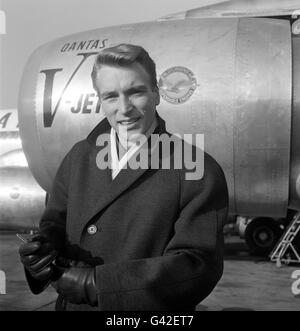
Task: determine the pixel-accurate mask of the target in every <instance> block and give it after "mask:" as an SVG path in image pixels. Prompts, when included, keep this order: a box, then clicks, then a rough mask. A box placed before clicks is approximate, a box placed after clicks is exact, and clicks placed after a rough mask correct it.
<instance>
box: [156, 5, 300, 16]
mask: <svg viewBox="0 0 300 331" xmlns="http://www.w3.org/2000/svg"><path fill="white" fill-rule="evenodd" d="M299 9H300V3H299V0H285V1H282V0H232V1H223V2H222V1H220V2H219V3H215V4H213V3H212V4H209V5H207V4H203V5H202V6H201V7H198V8H195V9H191V10H187V11H185V12H181V13H176V14H172V15H167V16H164V17H162V18H160V20H173V19H190V18H215V17H220V18H228V17H270V16H284V15H292V14H294V13H295V12H296V11H297V12H298V15H299V12H300V11H299Z"/></svg>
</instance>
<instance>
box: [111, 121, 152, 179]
mask: <svg viewBox="0 0 300 331" xmlns="http://www.w3.org/2000/svg"><path fill="white" fill-rule="evenodd" d="M157 124H158V121H157V118H156V116H155V117H154V120H153V122H152V124H151V126H150V128H149V130H148V131H147V132H146V133H145V135H144V136H145V137H146V138H147V139H148V138H149V137H150V135H151V134H152V133H153V132H154V130H155V128H156V127H157ZM116 134H117V133H116V131H115V129H114V128H113V127H112V128H111V130H110V141H111V144H110V148H111V169H112V172H111V173H112V179H113V180H114V179H115V178H116V176H117V175H118V174H119V172H120V171H121V169H123V168H124V167H125V165H126V164H127V162H128V161H129V159H130V158H131V157H132V156H133V155H134V154H135V153H136V152H137V151H138V150H139V149H140V148H141V147H142V146H143V145H144V144H145V143H146V141H147V139H145V140H142V143H141V144H134V145H132V146H131V147H130V148H129V149H128V150H127V152H126V153H125V154H124V155H123V157H122V158H121V160H119V157H118V152H117V137H116ZM119 141H120V140H119ZM120 143H121V142H120ZM122 145H123V146H124V143H123V144H122Z"/></svg>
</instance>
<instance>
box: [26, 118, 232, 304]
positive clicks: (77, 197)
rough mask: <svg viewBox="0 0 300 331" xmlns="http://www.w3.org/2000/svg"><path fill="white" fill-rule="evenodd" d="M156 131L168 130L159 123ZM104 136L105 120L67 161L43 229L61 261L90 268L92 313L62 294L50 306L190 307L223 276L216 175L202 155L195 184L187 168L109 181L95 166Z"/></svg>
mask: <svg viewBox="0 0 300 331" xmlns="http://www.w3.org/2000/svg"><path fill="white" fill-rule="evenodd" d="M157 130H158V133H159V134H162V133H165V132H166V131H165V126H164V122H163V121H162V120H161V119H159V127H158V129H157ZM109 132H110V126H109V124H108V121H107V120H104V121H102V122H101V123H100V124H99V125H97V126H96V128H95V129H94V130H93V131H92V132H91V134H90V135H89V136H88V137H87V139H85V140H83V141H80V142H79V143H77V144H76V145H75V146H74V147H73V148H72V149H71V150H70V152H69V153H68V154H67V155H66V157H65V158H64V160H63V162H62V163H61V165H60V167H59V169H58V171H57V174H56V176H55V180H54V182H53V187H52V191H51V194H50V198H49V201H48V204H47V207H46V209H45V212H44V214H43V216H42V219H41V222H40V228H41V229H42V230H46V231H48V232H49V233H55V236H56V239H59V240H61V241H62V242H63V246H64V249H63V250H64V254H65V255H66V256H67V257H69V258H71V259H75V260H81V261H84V262H85V263H88V264H90V265H94V266H95V269H96V284H97V291H98V302H99V304H98V307H97V308H92V307H90V306H88V305H73V304H70V303H67V302H65V301H64V300H63V299H62V298H61V297H59V298H58V302H57V309H66V310H95V309H97V310H179V309H180V310H190V309H191V310H193V309H195V306H196V305H197V304H198V303H199V302H200V301H201V300H203V299H204V298H205V297H206V296H207V295H208V294H209V293H210V292H211V291H212V290H213V288H214V287H215V285H216V284H217V282H218V281H219V279H220V277H221V275H222V272H223V231H222V228H223V225H224V221H225V219H226V215H227V208H228V193H227V186H226V181H225V177H224V174H223V171H222V169H221V168H220V166H219V165H218V164H217V162H216V161H215V160H214V159H213V158H212V157H210V156H209V155H208V154H206V153H205V156H204V176H203V177H202V178H201V179H199V180H187V179H186V177H185V174H186V170H185V169H174V168H173V169H136V170H133V169H130V168H129V167H128V168H127V169H123V170H121V172H120V173H119V175H118V176H117V177H116V178H115V179H114V180H112V179H111V170H110V169H108V168H107V169H104V170H101V169H99V167H98V166H97V162H96V159H97V155H98V156H99V154H98V153H99V151H101V150H102V151H103V148H107V146H97V139H98V137H99V135H100V134H103V133H109ZM156 132H157V131H156ZM171 153H172V152H171ZM31 286H33V284H32V283H31Z"/></svg>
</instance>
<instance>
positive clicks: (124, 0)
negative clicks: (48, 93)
mask: <svg viewBox="0 0 300 331" xmlns="http://www.w3.org/2000/svg"><path fill="white" fill-rule="evenodd" d="M211 2H212V0H201V1H200V0H151V1H149V0H26V1H24V0H2V1H1V0H0V9H2V10H3V11H4V12H5V14H6V30H7V34H6V35H0V52H1V54H0V109H5V108H16V106H17V95H18V87H19V82H20V78H21V75H22V71H23V68H24V65H25V63H26V61H27V59H28V57H29V56H30V54H31V53H32V52H33V51H34V50H35V49H36V48H37V47H38V46H40V45H41V44H44V43H46V42H48V41H51V40H53V39H56V38H58V37H61V36H64V35H68V34H71V33H76V32H80V31H84V30H89V29H95V28H98V27H104V26H111V25H119V24H126V23H134V22H143V21H150V20H155V19H157V18H159V17H162V16H165V15H168V14H172V13H177V12H180V11H184V10H188V9H192V8H197V7H199V6H200V5H202V6H203V5H205V3H207V4H208V3H211Z"/></svg>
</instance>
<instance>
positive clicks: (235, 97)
mask: <svg viewBox="0 0 300 331" xmlns="http://www.w3.org/2000/svg"><path fill="white" fill-rule="evenodd" d="M120 42H130V43H134V44H140V45H142V46H144V47H145V48H146V49H147V50H148V51H149V53H150V54H151V56H152V57H153V59H154V60H155V62H156V63H157V73H158V76H159V77H158V79H161V78H163V79H165V78H166V77H165V76H164V77H162V76H163V74H166V75H167V74H170V75H171V74H172V73H174V72H176V70H177V74H178V75H179V73H178V67H180V68H185V69H187V70H186V71H185V72H183V71H182V72H181V73H180V74H181V75H186V76H185V77H186V78H185V79H186V80H187V81H188V80H190V81H189V84H190V85H188V87H183V91H186V92H187V97H185V96H184V94H182V93H181V94H180V97H179V94H178V97H179V99H178V100H179V102H178V104H174V103H171V102H168V101H167V100H165V99H163V98H162V100H161V104H160V106H159V107H158V111H159V113H160V115H161V116H162V117H163V118H164V119H165V120H166V122H167V129H169V131H171V132H173V133H180V134H182V133H204V135H205V136H204V141H205V150H206V151H208V152H209V153H210V154H211V155H213V156H214V157H215V158H216V159H217V161H218V162H219V163H220V164H221V166H222V167H223V169H224V171H225V175H226V179H227V182H228V186H229V194H230V212H231V213H233V214H237V213H238V214H241V215H247V216H250V215H260V216H264V215H266V216H285V214H286V209H287V203H288V189H289V167H290V165H289V161H290V147H291V146H290V136H291V127H290V126H291V88H292V87H291V31H290V26H289V22H286V21H280V20H270V19H255V18H252V19H246V18H243V19H222V20H218V19H205V20H201V19H193V20H180V21H166V22H153V23H142V24H135V25H125V26H121V27H112V28H104V29H97V30H93V31H87V32H83V33H78V34H74V35H71V36H67V37H64V38H61V39H58V40H56V41H54V42H52V43H49V44H47V45H44V46H42V47H41V48H39V49H38V50H37V51H36V52H35V53H34V54H33V55H32V56H31V58H30V60H29V62H28V64H27V66H26V68H25V72H24V75H23V79H22V83H21V89H20V98H19V107H18V109H19V120H20V133H21V137H22V142H23V147H24V151H25V154H26V156H27V159H28V163H29V167H30V169H31V170H32V173H33V175H34V176H35V178H36V179H37V181H38V182H39V183H40V185H41V186H42V187H43V188H44V189H45V190H49V189H50V187H51V183H52V180H53V178H54V174H55V172H56V170H57V167H58V165H59V163H60V162H61V160H62V158H63V156H64V155H65V154H66V152H67V151H68V150H69V149H70V148H71V146H72V145H73V144H74V143H75V142H77V141H79V140H81V139H83V138H85V137H86V136H87V135H88V133H89V132H90V131H91V129H92V128H93V127H94V126H95V125H96V124H97V123H98V122H99V121H101V120H102V119H103V115H102V114H101V110H100V108H99V105H98V104H97V97H96V94H95V92H94V91H93V88H92V83H91V79H90V73H91V69H92V64H93V60H94V56H95V54H96V53H97V52H98V51H100V50H101V49H102V48H104V47H107V46H111V45H114V44H118V43H120ZM176 68H177V69H176ZM190 72H191V73H192V74H189V73H190ZM172 79H175V80H176V79H177V78H176V77H175V78H174V76H173V78H172ZM195 82H196V85H195ZM189 87H193V90H192V91H190V92H189V90H188V89H189ZM185 88H186V90H184V89H185ZM176 93H177V92H174V93H173V94H172V93H170V94H169V96H171V98H172V97H174V98H175V96H176Z"/></svg>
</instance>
